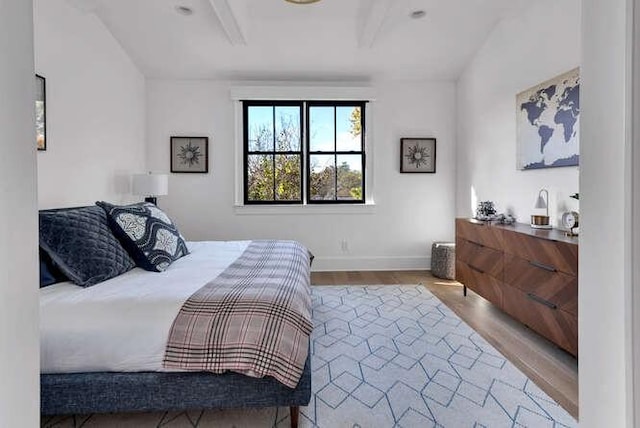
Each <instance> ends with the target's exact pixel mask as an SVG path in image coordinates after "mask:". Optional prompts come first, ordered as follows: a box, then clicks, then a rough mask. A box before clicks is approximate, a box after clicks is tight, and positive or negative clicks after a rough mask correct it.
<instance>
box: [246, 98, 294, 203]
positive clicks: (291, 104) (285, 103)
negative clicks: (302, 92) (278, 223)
mask: <svg viewBox="0 0 640 428" xmlns="http://www.w3.org/2000/svg"><path fill="white" fill-rule="evenodd" d="M249 107H273V139H274V141H273V143H274V144H273V150H270V151H255V150H254V151H250V150H249V121H248V120H247V118H248V117H249ZM277 107H299V108H300V150H297V151H296V150H289V151H278V150H276V144H275V141H276V132H275V128H276V120H275V114H276V108H277ZM242 111H243V117H242V122H243V124H242V126H243V134H244V136H243V140H244V186H243V187H244V203H245V205H302V204H303V201H304V180H303V179H304V177H303V171H304V151H303V147H304V146H303V145H304V135H303V134H302V130H303V124H304V118H303V116H302V115H303V114H304V103H303V102H302V101H256V100H246V101H242ZM250 155H271V156H273V163H274V169H273V170H274V174H275V157H276V155H298V156H300V200H291V199H288V200H277V199H275V197H276V185H277V183H276V180H275V175H274V180H273V198H274V199H273V200H262V201H260V200H250V199H249V156H250Z"/></svg>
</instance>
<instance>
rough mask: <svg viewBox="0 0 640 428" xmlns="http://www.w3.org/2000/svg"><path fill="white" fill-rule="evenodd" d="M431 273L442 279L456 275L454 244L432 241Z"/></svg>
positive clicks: (452, 277)
mask: <svg viewBox="0 0 640 428" xmlns="http://www.w3.org/2000/svg"><path fill="white" fill-rule="evenodd" d="M431 273H432V274H433V276H437V277H438V278H444V279H455V277H456V244H455V243H453V242H434V243H433V245H432V246H431Z"/></svg>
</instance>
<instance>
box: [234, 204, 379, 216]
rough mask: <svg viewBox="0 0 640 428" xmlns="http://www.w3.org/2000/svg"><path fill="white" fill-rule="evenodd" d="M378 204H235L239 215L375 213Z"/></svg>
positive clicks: (235, 209) (235, 210)
mask: <svg viewBox="0 0 640 428" xmlns="http://www.w3.org/2000/svg"><path fill="white" fill-rule="evenodd" d="M375 209H376V204H375V203H373V202H367V203H366V204H336V205H313V204H309V205H298V204H296V205H235V206H234V208H233V210H234V212H235V213H236V214H238V215H298V214H304V215H309V214H373V213H375Z"/></svg>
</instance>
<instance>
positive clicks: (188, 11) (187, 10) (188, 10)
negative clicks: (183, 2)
mask: <svg viewBox="0 0 640 428" xmlns="http://www.w3.org/2000/svg"><path fill="white" fill-rule="evenodd" d="M176 12H178V13H179V14H180V15H184V16H189V15H193V9H191V8H190V7H187V6H176Z"/></svg>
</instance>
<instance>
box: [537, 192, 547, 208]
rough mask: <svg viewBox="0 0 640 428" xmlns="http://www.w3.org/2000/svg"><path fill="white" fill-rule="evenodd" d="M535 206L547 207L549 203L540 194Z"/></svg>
mask: <svg viewBox="0 0 640 428" xmlns="http://www.w3.org/2000/svg"><path fill="white" fill-rule="evenodd" d="M535 208H547V203H546V202H545V200H544V198H543V197H542V195H538V200H537V201H536V206H535Z"/></svg>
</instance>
